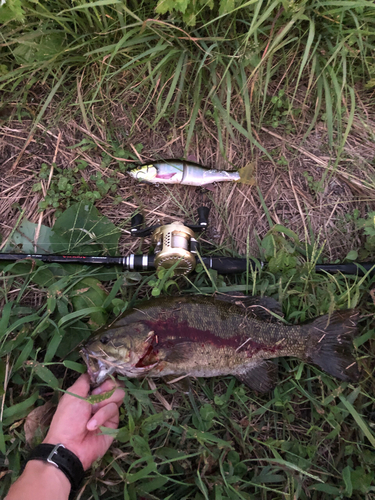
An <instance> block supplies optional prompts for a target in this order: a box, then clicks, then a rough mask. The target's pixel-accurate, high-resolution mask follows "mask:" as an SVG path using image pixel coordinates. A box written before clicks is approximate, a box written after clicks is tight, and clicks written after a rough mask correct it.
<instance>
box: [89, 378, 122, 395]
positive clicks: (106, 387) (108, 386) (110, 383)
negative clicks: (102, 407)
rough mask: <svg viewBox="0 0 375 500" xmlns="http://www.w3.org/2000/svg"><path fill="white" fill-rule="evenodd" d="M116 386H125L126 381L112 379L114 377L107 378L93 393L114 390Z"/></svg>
mask: <svg viewBox="0 0 375 500" xmlns="http://www.w3.org/2000/svg"><path fill="white" fill-rule="evenodd" d="M115 386H117V387H124V382H123V381H122V380H121V381H120V380H117V379H115V380H112V379H107V380H106V381H105V382H103V383H102V384H101V385H99V387H97V388H96V389H94V390H93V391H92V392H91V394H102V393H103V392H107V391H110V390H112V389H113V388H114V387H115Z"/></svg>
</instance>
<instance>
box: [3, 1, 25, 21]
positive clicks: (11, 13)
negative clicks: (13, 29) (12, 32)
mask: <svg viewBox="0 0 375 500" xmlns="http://www.w3.org/2000/svg"><path fill="white" fill-rule="evenodd" d="M22 3H23V2H22V0H7V1H6V2H5V3H3V2H1V7H0V24H3V23H7V22H8V21H18V22H22V21H23V18H24V15H25V11H24V10H23V8H22Z"/></svg>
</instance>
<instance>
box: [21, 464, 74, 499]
mask: <svg viewBox="0 0 375 500" xmlns="http://www.w3.org/2000/svg"><path fill="white" fill-rule="evenodd" d="M25 472H26V474H30V475H31V474H32V475H34V474H36V475H38V476H39V478H42V477H43V478H44V479H46V480H47V481H48V482H49V483H50V484H54V485H56V487H59V488H61V490H62V491H64V493H65V492H67V494H68V495H69V493H70V490H71V484H70V481H69V479H68V478H67V477H66V475H65V474H64V472H63V471H62V470H60V469H58V468H57V467H55V466H54V465H53V464H49V463H48V462H42V461H41V460H30V461H29V462H27V464H26V467H25ZM42 484H43V483H42Z"/></svg>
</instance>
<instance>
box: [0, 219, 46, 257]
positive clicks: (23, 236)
mask: <svg viewBox="0 0 375 500" xmlns="http://www.w3.org/2000/svg"><path fill="white" fill-rule="evenodd" d="M37 227H38V224H34V223H33V222H29V221H28V220H24V221H23V222H22V224H21V225H20V226H19V227H18V228H17V229H16V230H15V231H14V232H13V234H12V235H11V238H10V239H8V241H7V244H6V245H5V247H4V248H3V250H2V252H4V253H7V252H17V253H40V254H46V253H51V252H53V248H52V246H51V236H52V230H51V228H50V227H47V226H43V225H42V226H40V232H39V236H38V240H37V244H36V246H34V240H35V231H36V229H37Z"/></svg>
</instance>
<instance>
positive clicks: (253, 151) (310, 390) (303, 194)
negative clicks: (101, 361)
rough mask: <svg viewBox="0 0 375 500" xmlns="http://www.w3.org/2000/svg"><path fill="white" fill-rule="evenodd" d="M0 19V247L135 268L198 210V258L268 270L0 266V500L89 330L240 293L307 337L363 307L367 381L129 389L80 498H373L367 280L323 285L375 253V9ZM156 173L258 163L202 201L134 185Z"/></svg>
mask: <svg viewBox="0 0 375 500" xmlns="http://www.w3.org/2000/svg"><path fill="white" fill-rule="evenodd" d="M0 23H2V26H1V30H0V92H1V94H0V134H1V138H0V158H1V160H0V161H1V164H0V190H1V197H0V223H1V233H2V242H1V251H15V252H17V251H18V252H20V251H21V252H22V251H24V252H35V253H36V252H38V253H40V252H66V251H70V252H74V253H76V254H77V253H82V254H84V253H91V254H95V255H98V254H102V255H108V254H109V255H111V254H112V255H113V254H123V255H127V254H129V253H134V252H139V253H142V252H144V251H147V250H148V248H149V245H150V242H149V240H148V239H145V240H134V239H131V238H130V234H129V223H130V216H131V214H132V213H133V212H134V211H135V210H137V209H140V210H141V211H142V213H143V215H144V216H145V218H146V220H147V223H148V224H150V225H151V224H155V223H160V222H165V223H167V222H171V221H173V220H181V221H183V220H189V221H193V220H195V217H196V209H197V207H198V206H200V205H202V204H204V205H207V206H209V207H210V208H211V214H210V227H209V229H208V231H207V232H206V233H205V234H204V236H203V237H201V238H200V240H201V244H202V252H203V253H206V254H217V255H234V256H238V255H245V256H255V257H257V258H259V259H262V260H264V261H266V262H267V266H266V267H265V268H263V269H262V268H261V267H260V266H259V267H257V269H256V270H255V271H253V272H249V273H244V274H243V275H239V276H234V277H230V278H229V277H226V276H219V275H217V274H216V273H214V272H210V273H207V272H206V271H205V270H204V269H198V272H197V273H196V274H194V275H191V276H189V277H187V278H179V279H176V278H174V277H173V276H169V275H168V274H164V275H163V274H162V273H161V274H160V273H159V275H157V276H156V275H152V274H150V273H124V272H122V270H121V269H105V268H95V269H94V268H89V267H86V266H81V265H69V266H67V265H65V266H61V265H52V264H49V265H47V264H42V263H41V262H39V261H32V262H27V263H18V264H14V263H12V264H9V263H2V264H1V270H2V271H1V274H0V304H1V309H2V313H1V317H0V357H1V360H0V478H1V482H0V496H1V497H4V496H5V494H6V491H7V489H8V488H9V485H10V483H11V481H13V480H14V479H15V478H16V477H17V475H18V474H19V472H20V467H21V463H22V460H23V458H24V457H25V456H26V455H27V453H28V450H29V449H30V447H31V446H33V445H35V444H36V443H37V442H39V441H40V440H41V439H42V437H43V433H44V432H45V429H46V426H48V422H49V419H50V418H51V414H52V413H53V408H54V406H55V405H56V403H57V401H58V397H59V395H60V394H61V390H63V389H66V388H67V387H68V386H69V384H70V383H71V381H72V380H73V379H74V377H75V376H76V375H77V372H78V373H79V372H81V371H82V368H83V367H82V365H81V364H80V358H79V353H78V348H77V347H78V345H79V343H80V342H82V341H83V340H84V339H86V338H88V337H89V336H90V335H91V333H92V331H94V330H95V329H97V328H98V327H99V326H101V325H103V324H105V323H106V322H107V321H108V320H109V319H111V318H113V317H114V316H115V315H118V314H120V313H121V312H122V311H125V310H126V309H127V308H128V307H131V306H132V305H133V304H134V303H135V302H136V301H137V300H139V299H143V298H146V297H149V296H151V295H158V294H161V293H163V294H170V293H177V291H180V292H181V293H208V294H211V293H214V292H219V293H220V292H233V291H242V292H244V293H251V294H259V295H269V296H273V297H275V298H276V299H277V300H279V301H280V302H281V304H282V307H283V311H284V315H285V318H286V320H288V321H290V322H292V323H298V322H302V321H305V320H308V319H310V318H312V317H315V316H317V315H319V314H326V313H329V312H332V311H333V310H335V309H340V308H348V307H356V308H358V309H359V310H360V312H361V321H360V325H359V326H360V332H359V336H358V337H357V338H356V339H355V349H356V356H357V359H358V362H359V364H360V367H361V370H362V377H361V381H360V382H359V383H358V384H353V385H352V384H348V383H339V381H337V380H334V379H332V378H331V377H329V376H328V375H326V374H324V373H322V372H321V371H320V370H319V369H317V368H315V367H312V366H307V365H305V364H303V363H299V362H296V361H294V360H292V359H281V360H279V368H280V383H279V384H278V386H277V388H276V389H275V390H274V391H273V393H272V394H268V395H259V394H255V393H253V392H251V391H250V390H248V389H247V388H246V387H245V386H243V385H241V384H240V383H239V382H237V381H236V380H235V379H233V378H231V377H222V378H213V379H205V380H203V379H200V380H192V381H190V383H189V384H188V386H183V387H176V386H171V385H168V384H167V383H165V382H163V381H156V382H153V381H147V380H146V381H136V380H126V381H125V384H126V388H127V393H126V396H125V400H124V409H123V413H122V416H121V425H120V430H119V431H118V433H116V437H117V441H116V444H115V445H114V446H113V447H112V448H111V450H110V451H109V453H108V454H107V455H106V456H105V457H103V459H101V460H100V461H99V462H98V464H96V466H95V467H94V468H93V469H92V471H90V472H89V473H88V475H87V478H86V480H85V483H84V486H83V488H82V491H81V493H80V496H79V498H82V499H89V498H90V499H95V500H96V499H98V498H103V499H119V498H125V499H136V498H145V499H168V498H174V499H177V498H178V499H196V500H201V499H205V500H207V499H218V500H220V499H223V500H224V499H231V500H232V499H234V500H237V499H241V500H242V499H246V500H248V499H254V500H255V499H273V500H274V499H275V500H276V499H288V500H292V499H293V500H297V499H303V500H305V499H310V498H311V499H314V500H318V499H345V498H354V499H364V498H365V499H372V498H375V472H374V471H375V467H374V465H375V454H374V446H375V433H374V426H375V403H374V389H375V387H374V385H375V384H374V379H373V370H374V345H375V344H374V321H373V314H374V310H375V305H374V293H373V278H372V277H371V276H369V275H366V276H365V277H363V278H359V277H355V276H344V275H328V274H326V275H317V274H316V273H315V272H314V264H315V263H316V262H333V261H338V260H340V261H343V260H344V259H346V260H347V261H353V260H357V259H358V260H362V261H363V260H371V258H373V257H374V251H375V204H374V189H375V163H374V134H375V128H374V107H373V103H374V94H373V89H374V87H375V62H374V61H375V59H374V49H375V5H374V3H373V2H371V1H368V0H362V1H347V0H342V1H341V0H340V1H338V0H332V1H315V0H313V1H306V0H305V1H304V0H297V1H294V0H291V1H280V0H274V1H271V0H267V1H266V0H250V1H244V0H221V1H220V2H219V1H215V0H211V1H208V2H206V1H204V0H176V1H173V0H159V2H152V1H151V0H143V1H142V0H141V1H132V0H128V1H125V0H98V1H93V2H89V1H86V0H72V1H69V0H53V1H48V2H47V1H45V0H6V1H5V2H1V6H0ZM159 158H189V159H193V160H195V161H198V162H199V163H201V164H204V165H206V166H209V167H215V168H219V169H227V170H232V169H236V168H239V167H242V166H244V165H247V164H249V163H250V162H251V163H252V165H253V169H254V182H253V185H252V186H244V185H239V184H229V183H228V184H222V185H218V186H215V187H214V189H213V190H212V191H208V192H202V191H200V190H196V189H195V188H190V187H184V186H181V187H180V186H173V187H170V186H168V187H165V186H143V185H138V184H137V183H136V182H135V181H133V180H132V179H131V178H130V177H129V176H128V175H127V173H126V172H127V170H128V169H129V168H130V167H131V166H132V165H133V164H134V162H135V163H139V162H142V163H144V162H148V161H151V160H155V159H159ZM85 207H86V210H85ZM82 229H84V230H83V231H82Z"/></svg>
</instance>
